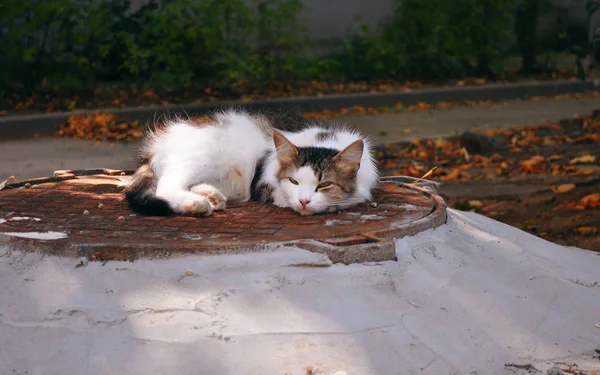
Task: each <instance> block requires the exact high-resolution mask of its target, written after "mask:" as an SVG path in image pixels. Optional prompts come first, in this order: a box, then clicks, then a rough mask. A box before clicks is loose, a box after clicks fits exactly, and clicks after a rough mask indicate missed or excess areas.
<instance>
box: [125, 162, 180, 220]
mask: <svg viewBox="0 0 600 375" xmlns="http://www.w3.org/2000/svg"><path fill="white" fill-rule="evenodd" d="M156 183H157V179H156V176H155V175H154V172H153V171H152V168H150V166H149V165H148V164H143V165H142V166H141V167H139V168H138V170H137V171H135V173H134V174H133V177H132V178H131V181H130V182H129V185H128V186H127V187H126V188H125V198H126V199H127V201H128V202H129V207H131V209H132V210H133V211H134V212H137V213H140V214H143V215H151V216H169V215H172V214H173V213H174V211H173V209H171V207H170V206H169V203H168V202H167V201H166V200H164V199H162V198H159V197H157V196H156Z"/></svg>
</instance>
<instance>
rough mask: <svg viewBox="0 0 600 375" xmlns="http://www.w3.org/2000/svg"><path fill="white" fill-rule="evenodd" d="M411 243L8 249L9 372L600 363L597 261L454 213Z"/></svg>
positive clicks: (0, 279) (3, 335)
mask: <svg viewBox="0 0 600 375" xmlns="http://www.w3.org/2000/svg"><path fill="white" fill-rule="evenodd" d="M395 248H396V255H397V257H398V261H397V262H394V261H386V262H376V263H367V264H352V265H348V266H346V265H342V264H332V263H331V262H330V261H325V260H324V259H323V255H321V254H315V253H310V252H307V251H304V250H300V249H298V248H295V247H293V246H282V247H280V248H278V249H276V250H274V251H269V252H261V253H253V254H228V255H204V256H202V255H194V256H185V257H175V258H171V259H164V260H138V261H135V262H133V263H129V262H108V263H106V264H104V265H102V264H100V263H97V262H90V263H88V264H87V265H86V266H80V267H77V268H75V265H76V264H77V261H78V260H77V259H70V258H61V257H55V256H48V255H40V254H36V253H20V252H18V251H16V250H14V249H9V248H0V285H2V288H0V301H2V303H1V304H0V374H12V373H25V372H27V373H28V374H30V375H33V374H44V375H53V374H57V375H63V374H82V375H104V374H107V375H108V374H110V375H114V374H117V375H119V374H140V375H141V374H144V375H146V374H153V375H155V374H156V375H161V374H206V375H211V374H215V375H217V374H218V375H223V374H235V375H238V374H241V375H246V374H248V375H255V374H281V375H284V374H291V375H305V374H306V371H307V370H306V368H308V367H311V368H312V369H313V371H322V372H317V373H321V374H325V375H332V374H335V373H346V374H348V375H351V374H361V375H381V374H385V375H388V374H391V375H393V374H416V373H420V374H436V375H437V374H482V375H483V374H486V375H487V374H526V373H528V371H535V370H532V369H534V368H535V369H537V370H539V371H542V372H544V371H546V370H548V369H550V368H552V367H553V366H554V365H555V364H556V363H558V362H562V363H577V364H578V366H579V369H581V370H587V371H591V370H598V369H600V360H598V359H597V357H598V356H597V354H596V353H595V352H594V351H595V350H596V349H597V348H598V343H599V342H600V329H598V328H596V327H595V326H594V325H595V324H596V323H600V316H599V315H598V311H600V294H599V290H598V287H597V283H598V281H599V280H600V274H599V273H598V270H599V269H600V256H598V255H597V254H595V253H592V252H587V251H584V250H580V249H575V248H567V247H563V246H558V245H555V244H552V243H549V242H546V241H544V240H542V239H539V238H537V237H533V236H531V235H529V234H527V233H525V232H522V231H519V230H517V229H515V228H512V227H509V226H506V225H504V224H501V223H498V222H495V221H493V220H490V219H487V218H484V217H482V216H479V215H477V214H465V213H461V212H458V211H454V210H449V215H448V223H447V224H446V225H443V226H441V227H438V228H437V229H435V230H428V231H425V232H422V233H420V234H417V235H415V236H412V237H405V238H402V239H399V240H397V241H396V242H395ZM182 276H184V277H182Z"/></svg>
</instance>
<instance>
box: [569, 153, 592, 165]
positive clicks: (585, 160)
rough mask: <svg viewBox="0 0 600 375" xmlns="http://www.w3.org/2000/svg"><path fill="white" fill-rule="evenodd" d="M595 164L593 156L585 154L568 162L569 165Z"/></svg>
mask: <svg viewBox="0 0 600 375" xmlns="http://www.w3.org/2000/svg"><path fill="white" fill-rule="evenodd" d="M595 162H596V157H595V156H594V155H590V154H585V155H581V156H577V157H576V158H573V159H571V160H569V164H592V163H595Z"/></svg>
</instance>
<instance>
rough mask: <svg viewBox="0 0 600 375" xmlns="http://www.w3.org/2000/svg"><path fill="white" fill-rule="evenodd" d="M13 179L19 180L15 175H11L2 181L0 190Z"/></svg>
mask: <svg viewBox="0 0 600 375" xmlns="http://www.w3.org/2000/svg"><path fill="white" fill-rule="evenodd" d="M11 181H14V182H17V179H16V178H15V176H10V177H9V178H7V179H6V180H4V181H2V182H0V190H2V189H4V188H5V187H6V185H8V184H9V183H10V182H11Z"/></svg>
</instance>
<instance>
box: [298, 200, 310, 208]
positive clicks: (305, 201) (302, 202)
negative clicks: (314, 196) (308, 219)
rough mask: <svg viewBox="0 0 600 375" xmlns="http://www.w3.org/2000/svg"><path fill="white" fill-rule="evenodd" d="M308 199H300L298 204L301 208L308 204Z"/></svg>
mask: <svg viewBox="0 0 600 375" xmlns="http://www.w3.org/2000/svg"><path fill="white" fill-rule="evenodd" d="M309 203H310V201H309V200H308V199H300V204H301V205H302V207H303V208H306V205H307V204H309Z"/></svg>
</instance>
